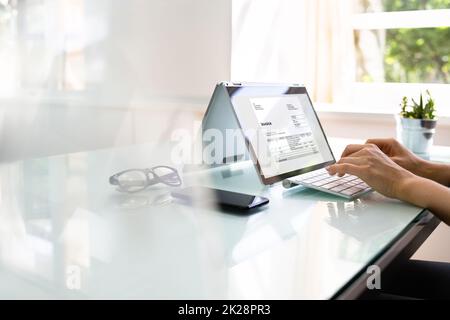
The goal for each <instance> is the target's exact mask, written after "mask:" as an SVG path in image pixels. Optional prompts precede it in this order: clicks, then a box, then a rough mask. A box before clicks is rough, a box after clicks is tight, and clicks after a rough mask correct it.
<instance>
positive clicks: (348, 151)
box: [341, 144, 366, 158]
mask: <svg viewBox="0 0 450 320" xmlns="http://www.w3.org/2000/svg"><path fill="white" fill-rule="evenodd" d="M365 147H366V145H364V144H351V145H348V146H347V148H345V150H344V152H343V153H342V155H341V158H345V157H348V156H350V155H352V154H354V153H355V152H358V151H360V150H362V149H364V148H365Z"/></svg>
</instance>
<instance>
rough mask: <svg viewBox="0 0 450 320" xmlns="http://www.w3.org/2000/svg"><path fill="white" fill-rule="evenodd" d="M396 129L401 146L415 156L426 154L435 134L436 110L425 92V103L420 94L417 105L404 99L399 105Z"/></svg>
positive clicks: (432, 101)
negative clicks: (399, 110)
mask: <svg viewBox="0 0 450 320" xmlns="http://www.w3.org/2000/svg"><path fill="white" fill-rule="evenodd" d="M399 120H400V121H399V123H398V129H399V138H400V140H401V142H402V143H403V145H404V146H405V147H407V148H408V149H410V150H411V151H412V152H414V153H416V154H428V153H429V151H430V148H431V146H432V145H433V140H434V134H435V132H436V125H437V119H436V108H435V102H434V99H433V98H432V97H431V94H430V92H429V91H428V90H427V97H426V102H425V101H424V97H423V94H420V100H419V103H417V102H416V101H415V100H414V99H411V103H410V101H409V99H408V98H407V97H404V98H403V100H402V103H401V112H400V117H399Z"/></svg>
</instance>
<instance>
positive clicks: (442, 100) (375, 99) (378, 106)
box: [346, 9, 450, 117]
mask: <svg viewBox="0 0 450 320" xmlns="http://www.w3.org/2000/svg"><path fill="white" fill-rule="evenodd" d="M351 26H352V28H351V32H352V34H353V33H354V32H355V31H356V30H388V29H400V28H408V29H412V28H438V27H450V9H437V10H413V11H395V12H370V13H355V14H354V15H353V17H352V24H351ZM427 89H428V90H430V92H431V93H432V95H433V97H434V98H435V100H436V103H437V112H438V115H439V116H441V117H442V116H444V117H450V106H448V107H446V108H445V107H440V106H445V104H446V103H447V104H448V103H450V84H435V83H393V82H372V83H365V82H359V81H357V80H356V73H355V78H354V81H353V82H352V83H350V85H349V86H348V88H347V93H346V100H347V101H348V103H349V104H350V105H351V106H352V109H355V111H356V110H357V111H358V112H361V111H364V112H368V113H373V112H375V113H397V111H398V106H399V104H400V102H401V98H402V97H403V96H409V97H417V96H418V95H419V94H420V92H425V90H427Z"/></svg>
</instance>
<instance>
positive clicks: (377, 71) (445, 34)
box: [350, 0, 450, 115]
mask: <svg viewBox="0 0 450 320" xmlns="http://www.w3.org/2000/svg"><path fill="white" fill-rule="evenodd" d="M355 3H356V4H355V9H356V10H355V14H354V15H353V19H352V28H353V36H354V44H355V60H356V66H355V80H356V81H355V83H354V84H353V85H351V87H352V90H350V91H351V92H354V95H353V97H351V98H352V100H353V102H354V105H355V106H358V105H359V106H367V105H368V101H370V106H371V108H378V109H379V110H382V111H392V110H390V108H392V106H393V107H397V105H398V102H399V101H400V99H401V96H402V95H416V96H417V95H418V92H420V91H423V90H425V89H430V91H431V92H432V94H433V95H434V96H435V97H436V100H437V101H438V104H440V105H441V106H445V105H448V101H450V0H405V1H398V0H355ZM439 101H440V103H439ZM440 111H441V114H445V115H450V108H447V109H440Z"/></svg>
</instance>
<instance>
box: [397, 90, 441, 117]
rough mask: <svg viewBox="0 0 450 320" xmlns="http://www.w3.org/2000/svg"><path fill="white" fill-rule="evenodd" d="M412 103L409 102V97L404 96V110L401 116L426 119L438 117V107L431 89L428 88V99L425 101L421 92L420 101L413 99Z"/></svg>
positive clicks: (402, 104) (402, 106)
mask: <svg viewBox="0 0 450 320" xmlns="http://www.w3.org/2000/svg"><path fill="white" fill-rule="evenodd" d="M411 102H412V104H410V103H409V99H408V97H403V100H402V103H401V104H400V106H401V108H402V110H401V112H400V116H402V117H403V118H407V119H424V120H435V119H436V107H435V102H434V99H433V98H432V97H431V94H430V91H428V90H427V101H426V103H424V97H423V94H422V93H421V94H420V100H419V103H417V102H416V101H415V100H414V99H411Z"/></svg>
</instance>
